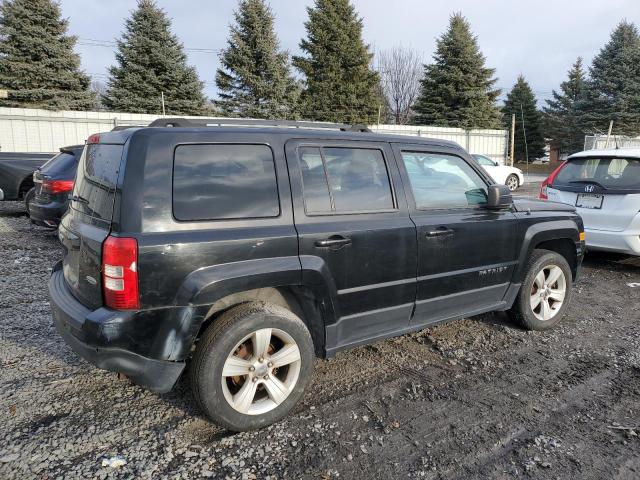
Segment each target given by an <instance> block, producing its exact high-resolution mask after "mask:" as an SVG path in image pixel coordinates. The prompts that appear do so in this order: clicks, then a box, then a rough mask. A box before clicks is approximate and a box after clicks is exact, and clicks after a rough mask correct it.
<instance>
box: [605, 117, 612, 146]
mask: <svg viewBox="0 0 640 480" xmlns="http://www.w3.org/2000/svg"><path fill="white" fill-rule="evenodd" d="M612 131H613V120H611V121H610V122H609V132H607V143H605V144H604V148H609V140H611V132H612Z"/></svg>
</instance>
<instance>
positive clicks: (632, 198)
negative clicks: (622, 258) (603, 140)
mask: <svg viewBox="0 0 640 480" xmlns="http://www.w3.org/2000/svg"><path fill="white" fill-rule="evenodd" d="M540 198H541V199H543V200H550V201H552V202H561V203H567V204H570V205H575V206H576V210H577V211H578V212H579V213H580V216H581V217H582V219H583V220H584V226H585V229H586V234H587V249H589V250H604V251H609V252H616V253H622V254H626V255H640V149H638V148H630V149H615V150H587V151H585V152H580V153H575V154H573V155H571V156H570V157H569V158H568V159H567V161H566V162H564V163H563V164H562V165H560V166H559V167H558V168H557V169H556V170H555V171H554V172H553V173H552V174H551V175H549V177H548V178H547V179H546V180H545V181H544V182H543V183H542V186H541V188H540Z"/></svg>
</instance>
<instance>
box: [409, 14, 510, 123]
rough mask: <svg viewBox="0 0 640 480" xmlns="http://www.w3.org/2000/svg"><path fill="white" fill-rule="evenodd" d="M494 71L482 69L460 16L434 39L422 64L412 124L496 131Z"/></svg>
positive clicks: (474, 41) (482, 61) (479, 54)
mask: <svg viewBox="0 0 640 480" xmlns="http://www.w3.org/2000/svg"><path fill="white" fill-rule="evenodd" d="M494 73H495V70H494V69H492V68H487V67H486V66H485V58H484V56H483V55H482V52H480V48H479V46H478V40H477V38H476V37H475V36H474V35H473V34H472V33H471V26H470V25H469V22H468V21H467V20H466V19H465V18H464V17H463V16H462V14H460V13H456V14H454V15H452V16H451V19H450V20H449V29H448V30H447V32H446V33H444V34H443V35H442V37H440V38H439V39H438V40H437V43H436V53H435V54H434V56H433V63H432V64H430V65H425V70H424V77H423V79H422V81H421V89H420V96H419V97H418V100H417V101H416V104H415V106H414V110H415V112H416V116H415V117H414V118H413V121H414V123H416V124H422V125H435V126H439V127H458V128H466V129H470V128H498V127H499V126H500V110H499V109H498V107H497V106H496V103H495V102H496V99H497V98H498V95H500V90H496V89H494V85H495V83H496V81H497V79H495V78H493V75H494Z"/></svg>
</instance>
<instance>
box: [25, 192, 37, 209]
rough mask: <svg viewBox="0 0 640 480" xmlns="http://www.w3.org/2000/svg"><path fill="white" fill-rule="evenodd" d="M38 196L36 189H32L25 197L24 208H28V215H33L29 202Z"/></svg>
mask: <svg viewBox="0 0 640 480" xmlns="http://www.w3.org/2000/svg"><path fill="white" fill-rule="evenodd" d="M35 196H36V187H32V188H31V189H30V190H29V191H28V192H27V193H26V194H25V196H24V206H25V207H26V208H27V215H31V212H30V209H29V202H31V200H33V197H35Z"/></svg>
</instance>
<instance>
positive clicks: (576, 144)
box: [542, 57, 586, 154]
mask: <svg viewBox="0 0 640 480" xmlns="http://www.w3.org/2000/svg"><path fill="white" fill-rule="evenodd" d="M585 82H586V75H585V71H584V69H583V67H582V58H581V57H578V59H577V60H576V61H575V63H574V64H573V66H572V67H571V69H570V70H569V73H568V78H567V80H566V81H564V82H562V83H561V84H560V92H559V93H558V92H557V91H555V90H554V91H553V92H552V95H553V98H552V99H548V100H546V102H547V106H545V107H543V108H542V110H543V112H544V121H545V131H546V134H547V136H548V137H549V138H551V139H553V140H555V141H556V142H558V143H559V145H560V151H561V153H567V154H571V153H575V152H579V151H581V150H582V149H583V148H584V129H583V126H582V122H581V121H580V109H581V106H582V105H581V104H582V102H583V101H584V95H585Z"/></svg>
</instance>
